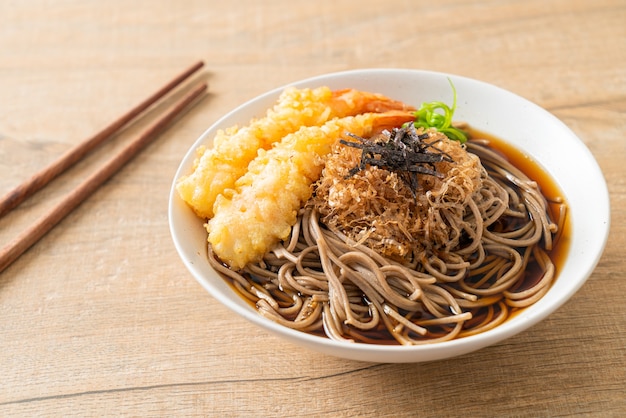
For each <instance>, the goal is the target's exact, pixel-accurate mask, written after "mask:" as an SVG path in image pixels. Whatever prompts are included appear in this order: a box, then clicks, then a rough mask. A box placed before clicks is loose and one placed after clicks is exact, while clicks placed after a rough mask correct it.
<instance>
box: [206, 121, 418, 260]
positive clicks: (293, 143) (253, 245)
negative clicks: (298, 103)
mask: <svg viewBox="0 0 626 418" xmlns="http://www.w3.org/2000/svg"><path fill="white" fill-rule="evenodd" d="M413 118H414V115H413V114H412V113H410V112H405V111H393V112H387V113H381V114H375V113H366V114H362V115H357V116H354V117H346V118H341V119H333V120H331V121H329V122H327V123H325V124H324V125H323V126H321V127H318V126H313V127H302V128H300V129H299V130H298V131H297V132H295V133H293V134H289V135H287V136H286V137H285V138H283V140H282V141H281V142H280V143H279V144H277V145H276V146H274V147H273V148H272V149H270V150H268V151H261V152H259V156H258V157H257V158H256V159H254V160H253V161H252V162H251V163H250V165H249V167H248V171H247V173H246V174H245V175H244V176H243V177H241V178H240V179H239V180H238V181H237V182H236V186H235V188H234V189H233V190H226V191H225V192H224V194H223V195H221V196H218V198H217V200H216V202H215V215H214V217H213V218H212V219H211V220H210V221H209V222H208V224H207V231H208V232H209V242H210V243H211V245H212V247H213V251H214V252H215V253H216V254H217V256H218V257H220V259H222V261H224V262H226V263H227V264H228V265H229V266H231V267H232V268H235V269H241V268H243V267H244V266H245V265H246V264H248V263H250V262H256V261H259V260H260V259H261V258H262V257H263V255H264V254H265V253H266V252H267V251H269V250H270V249H271V248H272V247H273V246H274V245H275V244H276V243H278V242H279V241H280V240H282V239H285V238H286V237H287V236H288V235H289V233H290V231H291V228H292V226H293V225H294V224H295V222H296V217H297V214H298V210H299V209H300V207H301V206H302V204H303V203H304V202H305V201H307V200H308V198H309V197H310V196H311V185H312V184H313V183H314V182H315V181H317V179H318V178H319V176H320V174H321V171H322V168H323V166H324V158H325V157H326V156H327V155H328V154H329V153H330V151H331V149H332V147H333V145H334V144H335V142H336V141H337V140H338V139H339V138H340V137H342V135H343V134H345V133H346V132H352V133H354V134H357V135H371V134H372V133H373V132H374V131H375V130H379V129H385V128H388V127H391V126H399V125H401V124H402V123H404V122H408V121H411V120H413Z"/></svg>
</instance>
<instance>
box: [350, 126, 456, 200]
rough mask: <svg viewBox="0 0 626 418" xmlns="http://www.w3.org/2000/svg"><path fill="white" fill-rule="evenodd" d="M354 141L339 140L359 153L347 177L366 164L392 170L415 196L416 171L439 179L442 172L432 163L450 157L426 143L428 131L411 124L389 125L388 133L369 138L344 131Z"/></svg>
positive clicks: (431, 144) (428, 136) (450, 159)
mask: <svg viewBox="0 0 626 418" xmlns="http://www.w3.org/2000/svg"><path fill="white" fill-rule="evenodd" d="M347 135H348V136H350V137H351V138H354V139H356V140H357V141H358V142H351V141H346V140H344V139H341V140H340V142H341V143H342V144H343V145H346V146H349V147H353V148H358V149H360V150H361V151H362V152H361V161H360V163H359V165H357V166H356V167H354V168H352V169H351V170H350V171H349V173H348V176H347V177H351V176H353V175H355V174H356V173H358V172H360V171H361V170H364V169H365V168H367V167H368V166H376V167H380V168H383V169H386V170H388V171H393V172H396V173H397V174H398V175H399V176H400V177H401V178H402V179H403V181H404V182H405V183H406V184H407V185H408V186H409V187H410V189H411V192H412V193H413V196H415V193H416V190H417V187H418V174H422V175H430V176H435V177H438V178H443V177H444V175H443V174H442V173H440V172H438V171H437V170H436V169H435V163H438V162H441V161H448V162H452V158H451V157H450V156H449V155H448V154H446V153H445V152H443V151H442V150H440V149H438V148H437V147H436V146H434V145H433V144H434V143H435V142H437V141H434V142H428V139H429V138H430V133H429V132H428V131H426V132H424V133H421V134H418V132H417V130H416V129H415V126H414V125H413V124H407V125H405V126H403V127H402V128H393V129H392V130H391V132H389V131H384V132H382V133H381V134H380V135H377V136H374V137H372V138H362V137H360V136H358V135H354V134H352V133H347Z"/></svg>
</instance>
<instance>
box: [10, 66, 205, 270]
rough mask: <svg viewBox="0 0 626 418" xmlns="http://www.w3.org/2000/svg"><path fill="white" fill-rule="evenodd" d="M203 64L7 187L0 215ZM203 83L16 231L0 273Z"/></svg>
mask: <svg viewBox="0 0 626 418" xmlns="http://www.w3.org/2000/svg"><path fill="white" fill-rule="evenodd" d="M203 66H204V63H203V62H201V61H200V62H197V63H196V64H194V65H192V66H191V67H189V68H188V69H187V70H185V71H183V72H182V73H181V74H180V75H178V76H177V77H175V78H174V79H172V80H171V81H170V82H169V83H167V84H166V85H164V86H163V87H161V88H160V89H159V90H158V91H156V92H155V93H153V94H152V95H151V96H150V97H148V98H147V99H145V100H144V101H143V102H141V103H139V104H138V105H137V106H135V107H134V108H132V109H131V110H129V111H128V112H127V113H125V114H124V115H122V116H121V117H120V118H119V119H117V120H115V121H114V122H112V123H111V124H110V125H108V126H107V127H106V128H104V129H103V130H102V131H100V132H98V133H97V134H95V135H94V136H93V137H91V138H88V139H86V140H85V141H83V142H81V143H79V144H78V145H76V146H75V147H73V148H71V149H70V150H69V151H68V152H66V153H65V154H63V155H62V156H61V157H59V158H58V159H57V160H55V161H54V162H52V163H51V164H50V165H48V166H47V167H45V168H43V169H42V170H40V171H39V172H37V173H36V174H34V175H33V176H32V177H31V178H29V179H28V180H26V181H24V182H23V183H22V184H20V185H18V186H17V187H15V188H14V189H13V190H10V191H9V192H8V193H6V194H5V195H4V196H2V198H0V217H2V216H4V215H6V214H7V213H8V212H10V211H11V210H12V209H14V208H15V207H17V206H18V205H19V204H20V203H22V202H23V201H24V200H26V199H27V198H28V197H30V196H32V195H33V194H34V193H35V192H37V191H38V190H40V189H42V188H43V187H44V186H45V185H47V184H48V183H49V182H50V181H52V180H53V179H54V178H56V177H57V176H58V175H60V174H61V173H63V172H64V171H66V170H67V169H69V168H70V167H71V166H73V165H74V164H75V163H77V162H78V161H80V160H81V159H82V158H83V157H84V156H85V155H87V154H88V153H89V152H91V151H92V150H94V149H95V148H96V147H97V146H99V145H101V144H102V143H104V142H106V141H107V140H108V139H110V138H111V137H113V136H114V135H115V134H116V133H117V132H119V131H120V130H121V129H122V128H123V127H125V126H126V125H128V124H129V123H130V122H131V121H133V120H134V119H135V118H137V117H138V116H139V115H140V114H142V113H143V112H144V111H145V110H147V109H148V108H150V107H151V106H152V105H153V104H154V103H156V102H157V101H159V100H160V99H161V98H163V97H164V96H165V95H167V94H168V93H169V92H171V91H173V90H174V89H175V88H176V87H178V86H179V85H180V84H182V83H183V81H185V80H186V79H188V78H189V77H190V76H191V75H193V74H194V73H196V72H197V71H198V70H199V69H200V68H202V67H203ZM206 89H207V84H206V83H201V84H199V85H198V86H197V87H194V88H193V89H192V90H191V91H189V92H188V93H187V94H186V95H185V96H183V97H182V98H181V99H180V100H178V101H177V102H176V103H175V104H174V105H172V106H171V107H170V108H169V109H168V110H167V111H166V113H165V114H164V115H162V116H161V117H160V118H159V119H158V120H156V121H155V122H154V123H153V124H152V125H150V126H149V127H148V128H147V129H146V130H145V131H143V132H142V133H140V134H139V135H138V136H137V137H136V138H134V139H133V140H132V141H131V142H130V143H128V144H127V145H126V146H125V147H123V148H122V149H121V150H120V151H119V152H118V153H117V154H115V155H114V156H113V157H111V158H110V159H109V160H108V162H106V163H105V164H104V165H103V166H102V167H100V169H98V170H97V171H96V172H95V173H93V174H92V175H91V176H89V177H88V178H87V179H86V180H84V181H83V182H82V183H80V184H79V185H78V186H77V187H76V188H75V189H74V190H73V191H71V192H70V193H69V194H68V195H67V196H65V197H64V198H63V199H61V201H60V202H59V203H58V204H56V205H55V206H54V207H52V208H51V209H50V210H48V211H47V212H46V213H45V214H44V215H43V216H42V217H41V218H39V219H38V220H36V221H35V222H34V223H33V224H32V225H31V226H30V227H28V228H27V229H26V230H25V231H23V232H22V233H21V234H19V235H18V236H17V237H16V238H15V239H13V241H11V242H9V243H8V244H6V245H5V246H4V247H2V248H1V249H0V273H1V272H2V271H4V269H6V268H7V267H8V266H10V265H11V264H12V263H13V262H14V261H15V260H17V259H18V258H19V257H20V256H21V255H22V254H23V253H24V252H25V251H26V250H28V249H29V248H30V247H31V246H33V245H34V244H35V243H36V242H37V241H38V240H39V239H41V237H43V236H44V235H45V234H46V233H48V232H49V231H50V230H51V229H52V228H53V227H54V226H55V225H56V224H58V223H59V222H60V221H61V220H62V219H63V218H65V216H67V215H68V214H69V213H70V212H72V210H74V209H75V208H76V207H77V206H78V205H80V203H81V202H83V201H84V200H85V199H87V198H88V197H89V196H90V195H91V194H92V193H93V192H94V191H95V190H96V189H98V187H100V186H101V185H102V184H103V183H104V182H105V181H107V180H108V179H109V178H111V177H112V176H113V175H114V174H115V173H116V172H118V171H119V170H120V169H121V168H122V167H123V166H124V165H125V164H126V163H128V162H129V161H130V160H131V159H132V158H133V157H135V156H136V155H137V154H139V152H140V151H141V150H142V149H144V148H145V147H146V146H147V145H148V144H150V143H151V142H153V141H154V140H155V139H156V138H157V137H158V136H159V135H160V134H161V133H162V132H163V131H165V129H166V128H167V127H168V126H169V125H170V123H172V121H174V119H176V117H177V116H179V115H180V114H181V113H182V112H183V111H184V110H185V109H187V108H188V107H189V106H190V105H192V104H193V103H194V102H195V100H196V99H197V98H198V97H199V96H200V95H201V94H202V93H204V92H205V91H206Z"/></svg>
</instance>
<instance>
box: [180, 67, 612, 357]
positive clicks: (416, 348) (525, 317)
mask: <svg viewBox="0 0 626 418" xmlns="http://www.w3.org/2000/svg"><path fill="white" fill-rule="evenodd" d="M354 77H365V78H369V77H373V78H377V77H396V78H402V77H405V78H406V77H408V78H411V77H415V78H420V77H421V78H426V79H428V78H432V77H437V78H444V77H445V78H448V79H450V80H453V81H454V83H455V85H457V88H458V85H459V84H466V83H469V84H471V85H473V86H474V87H475V88H478V89H487V90H488V91H489V92H492V93H497V94H503V95H506V96H508V97H509V98H511V99H514V100H515V101H516V103H521V104H524V105H525V106H526V107H527V108H528V109H529V111H533V112H537V113H538V114H539V115H540V116H541V117H544V118H546V121H548V122H550V123H551V124H552V125H554V127H555V129H557V130H558V131H560V132H561V133H562V134H563V135H565V136H567V137H568V140H570V141H571V145H572V146H573V147H575V151H576V152H577V153H578V154H579V155H581V156H583V157H585V158H584V163H585V164H587V166H588V167H589V168H590V169H591V177H592V179H593V183H594V187H595V188H596V189H595V193H596V195H598V196H599V197H600V198H601V200H602V201H601V202H600V203H601V204H602V207H601V209H602V210H601V212H602V213H600V218H601V219H602V222H599V223H598V224H599V225H600V226H601V227H602V229H601V230H600V231H599V235H598V237H597V238H596V241H597V243H598V245H597V246H596V247H595V249H592V254H591V255H590V256H588V257H587V259H588V261H587V264H586V265H585V269H584V271H581V272H579V274H578V277H577V278H576V280H575V281H574V282H573V283H572V285H570V286H568V287H567V291H566V292H564V293H563V294H560V295H559V296H558V297H556V298H553V299H550V300H551V303H549V304H548V303H541V301H542V300H545V298H546V295H544V297H542V298H541V299H540V300H539V301H538V302H536V303H535V304H534V305H533V306H532V307H529V308H526V309H524V310H523V311H521V312H520V314H518V315H516V316H515V317H514V318H511V319H507V321H505V322H504V323H503V324H501V325H498V326H497V327H495V328H493V329H491V330H488V331H485V332H482V333H479V334H476V335H472V336H468V337H463V338H459V339H453V340H450V341H444V342H437V343H433V344H424V345H412V346H403V345H377V344H365V343H349V342H341V341H334V340H331V339H329V338H325V337H320V336H315V335H311V334H308V333H305V332H301V331H297V330H293V329H290V328H287V327H284V326H282V325H280V324H278V323H276V322H274V321H271V320H269V319H267V318H264V317H263V316H261V315H259V314H258V313H257V312H256V311H254V310H253V309H252V308H250V309H246V308H244V307H243V306H242V305H241V304H237V303H231V301H230V300H229V299H230V297H232V296H233V295H234V296H235V297H237V298H240V296H239V295H237V294H235V292H234V291H233V290H232V289H230V288H229V291H230V292H232V295H228V294H226V293H225V292H224V291H223V289H221V288H219V287H217V286H214V285H213V284H212V283H211V281H210V280H208V279H207V278H205V277H204V275H203V273H202V271H201V270H200V269H199V268H198V266H196V265H195V263H194V262H192V261H190V260H189V258H188V257H187V256H186V255H185V250H184V245H183V242H182V236H181V235H180V234H179V230H178V225H177V222H176V221H177V219H176V215H177V211H180V210H181V207H180V206H181V205H183V206H185V205H186V204H185V203H184V202H182V200H181V199H180V197H179V196H178V194H177V192H176V189H175V184H176V181H177V179H178V178H180V177H181V176H182V175H184V174H185V173H186V171H187V170H189V163H190V159H192V156H193V155H195V150H196V148H197V147H198V146H199V145H201V144H206V143H207V142H210V141H211V140H212V138H210V135H212V134H213V133H214V131H215V130H216V129H218V128H224V127H227V126H229V125H226V123H227V122H228V121H229V120H231V119H233V117H234V116H235V115H237V114H239V113H240V112H242V111H244V110H246V109H250V108H251V107H255V106H258V105H260V104H261V103H274V102H275V99H276V98H277V97H278V95H279V94H280V93H281V92H282V91H283V90H284V89H285V88H287V87H289V86H295V87H300V88H302V87H313V86H320V85H325V84H328V81H329V80H330V79H333V80H342V79H346V78H354ZM270 106H271V104H270ZM270 106H265V108H264V110H265V109H267V108H268V107H270ZM264 110H263V111H264ZM469 122H470V124H471V121H469ZM503 140H505V141H507V139H506V138H503ZM512 145H513V146H517V144H512ZM188 210H191V209H189V208H188ZM168 221H169V226H170V233H171V236H172V239H173V242H174V246H175V248H176V250H177V252H178V254H179V256H180V257H181V259H182V261H183V264H184V265H185V266H186V268H187V269H188V270H189V272H190V273H191V274H192V275H193V276H194V278H195V279H196V280H197V281H198V282H199V283H200V284H201V285H202V286H203V287H204V288H205V290H207V291H208V292H209V293H210V294H211V295H212V296H213V297H214V298H215V299H217V300H218V301H219V302H220V303H222V304H224V305H225V306H227V307H228V308H229V309H231V310H232V311H234V312H235V313H237V314H238V315H240V316H242V317H243V318H245V319H247V320H249V321H251V322H252V323H254V324H256V325H259V326H261V327H262V328H264V329H266V330H269V331H271V332H273V333H274V334H276V335H280V336H282V337H286V338H287V339H288V340H290V341H292V342H294V343H296V344H300V345H302V343H305V345H307V346H308V347H309V348H314V349H317V350H318V351H321V352H324V353H327V354H331V355H334V356H339V357H346V358H351V359H355V360H365V361H380V357H381V354H385V355H392V356H393V355H395V354H398V355H399V356H397V357H396V358H391V359H389V360H388V362H417V361H427V360H437V359H443V358H448V357H453V356H456V355H460V354H465V353H468V352H470V351H475V350H477V349H480V348H483V347H486V346H489V345H493V344H495V343H497V342H499V341H502V340H504V339H506V338H509V337H511V336H513V335H515V334H518V333H520V332H522V331H524V330H526V329H528V328H530V327H531V326H533V325H535V324H537V323H538V322H540V321H542V320H543V319H545V318H546V317H547V316H549V315H550V314H552V313H553V312H554V311H556V310H557V309H559V308H560V307H561V306H562V305H563V304H564V303H565V302H567V301H568V300H569V299H570V298H571V296H573V295H574V294H575V293H576V292H577V291H578V290H579V289H580V287H582V286H583V284H584V283H585V282H586V280H587V279H588V278H589V276H590V275H591V273H592V272H593V270H594V269H595V267H596V266H597V264H598V262H599V260H600V258H601V256H602V253H603V251H604V248H605V246H606V242H607V240H608V234H609V229H610V201H609V194H608V188H607V185H606V182H605V180H604V175H603V174H602V171H601V170H600V167H599V165H598V164H597V162H596V160H595V158H594V157H593V155H592V154H591V152H590V150H589V149H588V148H587V147H586V145H585V144H584V143H583V142H582V141H581V140H580V138H578V137H577V136H576V135H575V134H574V133H573V132H572V131H571V130H570V128H569V127H567V126H566V125H565V124H564V123H563V122H562V121H561V120H559V119H558V118H556V116H554V115H552V114H551V113H550V112H548V111H547V110H545V109H543V108H542V107H540V106H538V105H536V104H535V103H532V102H530V101H529V100H527V99H525V98H523V97H521V96H519V95H517V94H515V93H512V92H510V91H508V90H504V89H502V88H500V87H497V86H495V85H493V84H489V83H486V82H483V81H480V80H475V79H472V78H468V77H464V76H460V75H455V74H450V73H443V72H436V71H430V70H421V69H402V68H364V69H355V70H347V71H339V72H332V73H327V74H321V75H317V76H313V77H309V78H305V79H302V80H299V81H295V82H291V83H287V84H285V85H282V86H280V87H276V88H273V89H271V90H269V91H267V92H265V93H262V94H260V95H258V96H256V97H254V98H252V99H249V100H248V101H246V102H244V103H242V104H240V105H239V106H237V107H235V108H234V109H232V110H231V111H229V112H227V113H226V114H224V115H223V116H222V117H220V118H219V119H218V120H216V121H215V122H214V123H213V124H211V126H210V127H209V128H207V129H206V130H205V131H204V132H203V133H202V134H201V135H200V137H198V138H197V139H196V140H195V141H194V143H193V144H192V145H191V147H190V148H189V149H188V151H187V152H186V154H185V157H184V158H183V159H182V161H181V163H180V164H179V166H178V169H177V170H176V174H175V176H174V179H173V182H172V185H171V188H170V196H169V205H168ZM572 229H574V228H572ZM574 239H575V237H573V238H572V241H573V240H574ZM570 251H571V249H570ZM570 256H571V254H568V256H567V257H568V258H569V257H570ZM215 274H216V275H217V277H218V278H219V279H220V280H223V279H221V277H219V275H218V274H217V273H215ZM557 280H558V278H557ZM548 293H549V292H548ZM468 348H469V349H468ZM437 351H440V353H446V354H439V355H438V354H437Z"/></svg>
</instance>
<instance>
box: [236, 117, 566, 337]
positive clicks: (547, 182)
mask: <svg viewBox="0 0 626 418" xmlns="http://www.w3.org/2000/svg"><path fill="white" fill-rule="evenodd" d="M466 132H468V133H469V136H470V138H471V139H481V140H482V139H484V140H487V141H488V145H489V147H490V148H491V149H492V150H495V151H497V152H498V153H500V154H501V155H502V156H504V157H505V158H506V159H507V160H508V161H509V162H511V163H512V164H513V165H514V166H515V167H517V168H518V169H519V170H521V171H522V172H523V173H524V174H526V176H528V177H529V178H530V179H532V180H534V181H535V182H537V184H538V185H539V187H540V191H541V192H542V194H543V196H544V197H545V198H546V200H547V201H548V211H549V216H550V218H551V220H552V221H553V222H555V223H556V222H558V220H559V213H558V208H559V206H560V205H562V204H566V202H565V200H564V195H563V193H562V192H561V191H560V189H559V187H558V185H557V184H556V182H555V181H554V180H553V179H552V178H551V177H550V175H549V174H548V173H547V172H546V171H545V170H544V169H543V168H542V167H541V166H540V165H539V164H538V163H537V162H535V161H534V160H533V159H532V158H530V157H529V156H528V155H526V154H524V153H523V152H522V151H520V150H519V149H517V148H515V147H514V146H513V145H511V144H509V143H507V142H505V141H503V140H501V139H499V138H497V137H494V136H493V135H490V134H487V133H484V132H481V131H478V130H475V129H471V128H469V129H466ZM558 202H561V203H558ZM570 224H571V222H570V220H569V216H568V215H567V212H566V215H565V221H564V223H563V225H562V228H561V229H560V230H559V231H558V232H557V234H556V236H555V237H554V240H553V249H552V250H551V251H548V252H547V253H548V255H549V257H550V259H551V260H552V262H553V263H554V265H555V269H556V272H555V280H556V279H558V275H559V272H560V271H561V268H562V266H563V264H564V263H565V260H566V257H567V253H568V250H569V244H570V237H571V225H570ZM542 275H543V271H542V269H541V268H540V267H539V266H538V264H537V263H536V262H534V261H533V262H531V263H529V265H528V266H527V269H526V276H525V278H524V282H523V283H521V284H518V285H517V288H521V289H524V288H527V287H530V286H532V284H534V283H536V282H537V281H538V280H540V279H541V277H542ZM224 279H225V280H226V281H227V282H228V283H229V284H230V285H231V287H232V288H233V290H234V291H235V292H237V293H238V294H239V295H240V296H241V297H242V298H243V299H244V300H246V301H248V302H249V303H250V304H251V305H252V306H253V307H254V306H255V303H254V301H252V300H250V299H249V298H247V297H245V296H244V295H243V294H242V293H241V292H239V290H238V289H237V288H236V287H235V286H234V285H233V284H232V280H231V279H228V278H226V277H224ZM524 309H526V308H522V309H516V308H509V309H508V316H507V319H506V320H509V319H511V318H513V317H515V316H516V315H518V314H519V312H522V311H523V310H524ZM487 311H488V308H481V309H479V310H476V311H473V312H472V314H473V318H472V319H471V320H470V321H468V324H476V323H480V322H481V321H482V319H483V318H484V316H485V315H487ZM499 311H500V308H499V307H498V304H496V305H495V306H494V307H493V312H492V313H493V314H494V315H497V314H498V312H499ZM470 326H471V325H470ZM464 328H465V327H464ZM344 331H345V332H346V334H348V335H353V336H354V337H356V339H357V340H359V341H361V342H365V343H372V344H381V345H396V344H398V343H397V341H396V340H395V339H394V338H393V336H391V335H390V334H389V332H388V331H387V329H385V328H384V327H383V326H380V327H378V328H377V329H374V330H370V331H367V332H362V331H359V330H355V329H348V327H344ZM448 331H449V329H448V328H446V327H439V328H429V333H431V334H432V336H433V337H436V336H437V334H445V333H447V332H448ZM311 334H314V335H319V336H324V335H323V331H321V330H320V331H315V332H311ZM457 338H463V337H457Z"/></svg>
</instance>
